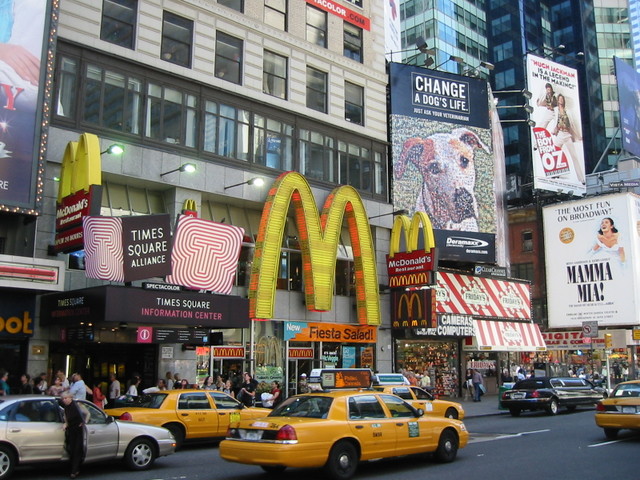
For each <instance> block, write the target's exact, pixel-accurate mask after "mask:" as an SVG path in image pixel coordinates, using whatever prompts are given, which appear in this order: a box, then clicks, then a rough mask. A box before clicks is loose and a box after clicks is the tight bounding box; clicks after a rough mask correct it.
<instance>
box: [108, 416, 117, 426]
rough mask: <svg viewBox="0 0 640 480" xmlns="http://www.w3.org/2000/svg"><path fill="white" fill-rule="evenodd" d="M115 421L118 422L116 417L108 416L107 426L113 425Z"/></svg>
mask: <svg viewBox="0 0 640 480" xmlns="http://www.w3.org/2000/svg"><path fill="white" fill-rule="evenodd" d="M115 421H116V419H115V418H114V417H112V416H111V415H107V421H106V423H107V425H109V424H110V423H113V422H115Z"/></svg>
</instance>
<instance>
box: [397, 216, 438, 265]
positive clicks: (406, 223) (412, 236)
mask: <svg viewBox="0 0 640 480" xmlns="http://www.w3.org/2000/svg"><path fill="white" fill-rule="evenodd" d="M421 226H422V235H423V240H424V250H425V251H429V250H431V249H432V248H435V247H436V240H435V236H434V234H433V227H432V225H431V220H430V219H429V216H428V215H427V214H426V213H425V212H415V213H414V214H413V218H412V219H411V220H409V217H407V216H406V215H398V216H396V218H395V220H394V221H393V228H392V230H391V242H390V244H389V257H390V258H393V256H394V255H395V254H396V253H398V252H400V251H401V250H400V248H401V246H400V240H401V239H402V238H404V244H405V246H406V251H407V252H413V251H414V250H417V249H418V240H419V238H420V231H421V229H420V227H421Z"/></svg>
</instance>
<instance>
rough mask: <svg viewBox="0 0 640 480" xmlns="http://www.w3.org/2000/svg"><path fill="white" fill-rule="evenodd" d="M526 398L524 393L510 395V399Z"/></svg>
mask: <svg viewBox="0 0 640 480" xmlns="http://www.w3.org/2000/svg"><path fill="white" fill-rule="evenodd" d="M526 396H527V394H526V393H524V392H514V393H512V394H511V398H525V397H526Z"/></svg>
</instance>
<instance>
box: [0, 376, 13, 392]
mask: <svg viewBox="0 0 640 480" xmlns="http://www.w3.org/2000/svg"><path fill="white" fill-rule="evenodd" d="M8 380H9V372H7V371H6V370H0V397H4V396H5V395H10V394H11V387H9V384H8V383H7V381H8Z"/></svg>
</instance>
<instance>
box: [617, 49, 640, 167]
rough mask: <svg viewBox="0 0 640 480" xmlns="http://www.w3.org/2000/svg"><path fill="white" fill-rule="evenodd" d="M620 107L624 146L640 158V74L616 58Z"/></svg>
mask: <svg viewBox="0 0 640 480" xmlns="http://www.w3.org/2000/svg"><path fill="white" fill-rule="evenodd" d="M613 62H614V65H615V67H616V80H617V82H618V103H619V105H620V130H621V131H622V146H623V148H624V149H625V150H626V151H627V152H629V153H632V154H633V155H638V156H640V73H638V72H636V70H635V69H634V68H633V67H632V66H630V65H629V64H627V63H626V62H625V61H624V60H622V59H620V58H617V57H614V58H613Z"/></svg>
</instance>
